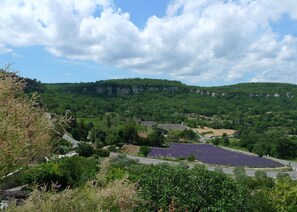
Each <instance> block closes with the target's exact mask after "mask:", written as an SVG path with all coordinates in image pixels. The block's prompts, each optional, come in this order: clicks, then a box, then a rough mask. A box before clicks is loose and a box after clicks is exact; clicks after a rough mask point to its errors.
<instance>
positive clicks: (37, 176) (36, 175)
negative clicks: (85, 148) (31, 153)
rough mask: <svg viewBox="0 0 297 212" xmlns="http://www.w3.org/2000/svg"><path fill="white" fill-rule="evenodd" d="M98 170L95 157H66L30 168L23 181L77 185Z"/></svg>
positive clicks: (63, 185) (64, 185)
mask: <svg viewBox="0 0 297 212" xmlns="http://www.w3.org/2000/svg"><path fill="white" fill-rule="evenodd" d="M98 170H99V169H98V166H97V161H96V160H94V159H91V158H88V159H87V158H83V157H78V156H73V157H70V158H69V157H64V158H62V159H60V160H57V161H51V162H48V163H42V164H40V165H38V166H37V167H34V168H30V169H29V170H27V171H25V173H24V175H23V176H22V179H21V182H22V183H28V184H33V183H36V184H38V185H41V184H46V185H50V184H52V183H58V184H60V185H61V186H62V187H66V186H71V187H75V186H79V185H82V184H83V183H85V182H86V181H87V180H89V179H90V178H92V177H94V176H95V175H96V173H97V171H98Z"/></svg>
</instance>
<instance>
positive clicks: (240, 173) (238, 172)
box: [233, 166, 247, 181]
mask: <svg viewBox="0 0 297 212" xmlns="http://www.w3.org/2000/svg"><path fill="white" fill-rule="evenodd" d="M233 172H234V176H235V179H236V180H238V181H241V180H244V179H246V178H247V175H246V173H245V169H244V167H242V166H236V167H235V168H234V170H233Z"/></svg>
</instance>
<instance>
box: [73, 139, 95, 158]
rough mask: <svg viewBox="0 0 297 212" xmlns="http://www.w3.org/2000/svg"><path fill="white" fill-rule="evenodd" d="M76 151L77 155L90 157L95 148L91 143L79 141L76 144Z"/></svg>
mask: <svg viewBox="0 0 297 212" xmlns="http://www.w3.org/2000/svg"><path fill="white" fill-rule="evenodd" d="M76 152H77V153H78V155H79V156H82V157H90V156H92V155H93V154H94V153H95V149H94V148H93V146H92V145H91V144H88V143H85V142H81V143H79V144H78V147H77V149H76Z"/></svg>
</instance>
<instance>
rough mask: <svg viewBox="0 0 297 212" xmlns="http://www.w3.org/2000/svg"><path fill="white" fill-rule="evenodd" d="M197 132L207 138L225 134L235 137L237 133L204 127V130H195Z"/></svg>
mask: <svg viewBox="0 0 297 212" xmlns="http://www.w3.org/2000/svg"><path fill="white" fill-rule="evenodd" d="M194 130H195V131H196V132H198V133H199V134H202V135H206V136H209V137H210V136H215V137H216V136H222V135H223V134H224V133H226V134H227V135H233V134H234V133H235V130H232V129H214V128H210V127H204V128H194Z"/></svg>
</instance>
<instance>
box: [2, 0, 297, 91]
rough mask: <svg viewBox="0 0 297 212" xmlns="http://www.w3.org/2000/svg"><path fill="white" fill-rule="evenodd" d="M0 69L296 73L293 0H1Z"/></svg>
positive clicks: (188, 75)
mask: <svg viewBox="0 0 297 212" xmlns="http://www.w3.org/2000/svg"><path fill="white" fill-rule="evenodd" d="M0 13H1V16H0V68H4V67H6V65H8V64H10V70H11V71H18V72H19V75H21V76H23V77H29V78H32V79H37V80H40V81H42V82H93V81H97V80H104V79H119V78H135V77H139V78H158V79H169V80H179V81H182V82H183V83H185V84H191V85H201V86H213V85H226V84H235V83H240V82H263V81H265V82H284V83H295V84H296V82H297V4H296V0H83V1H82V0H0Z"/></svg>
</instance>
